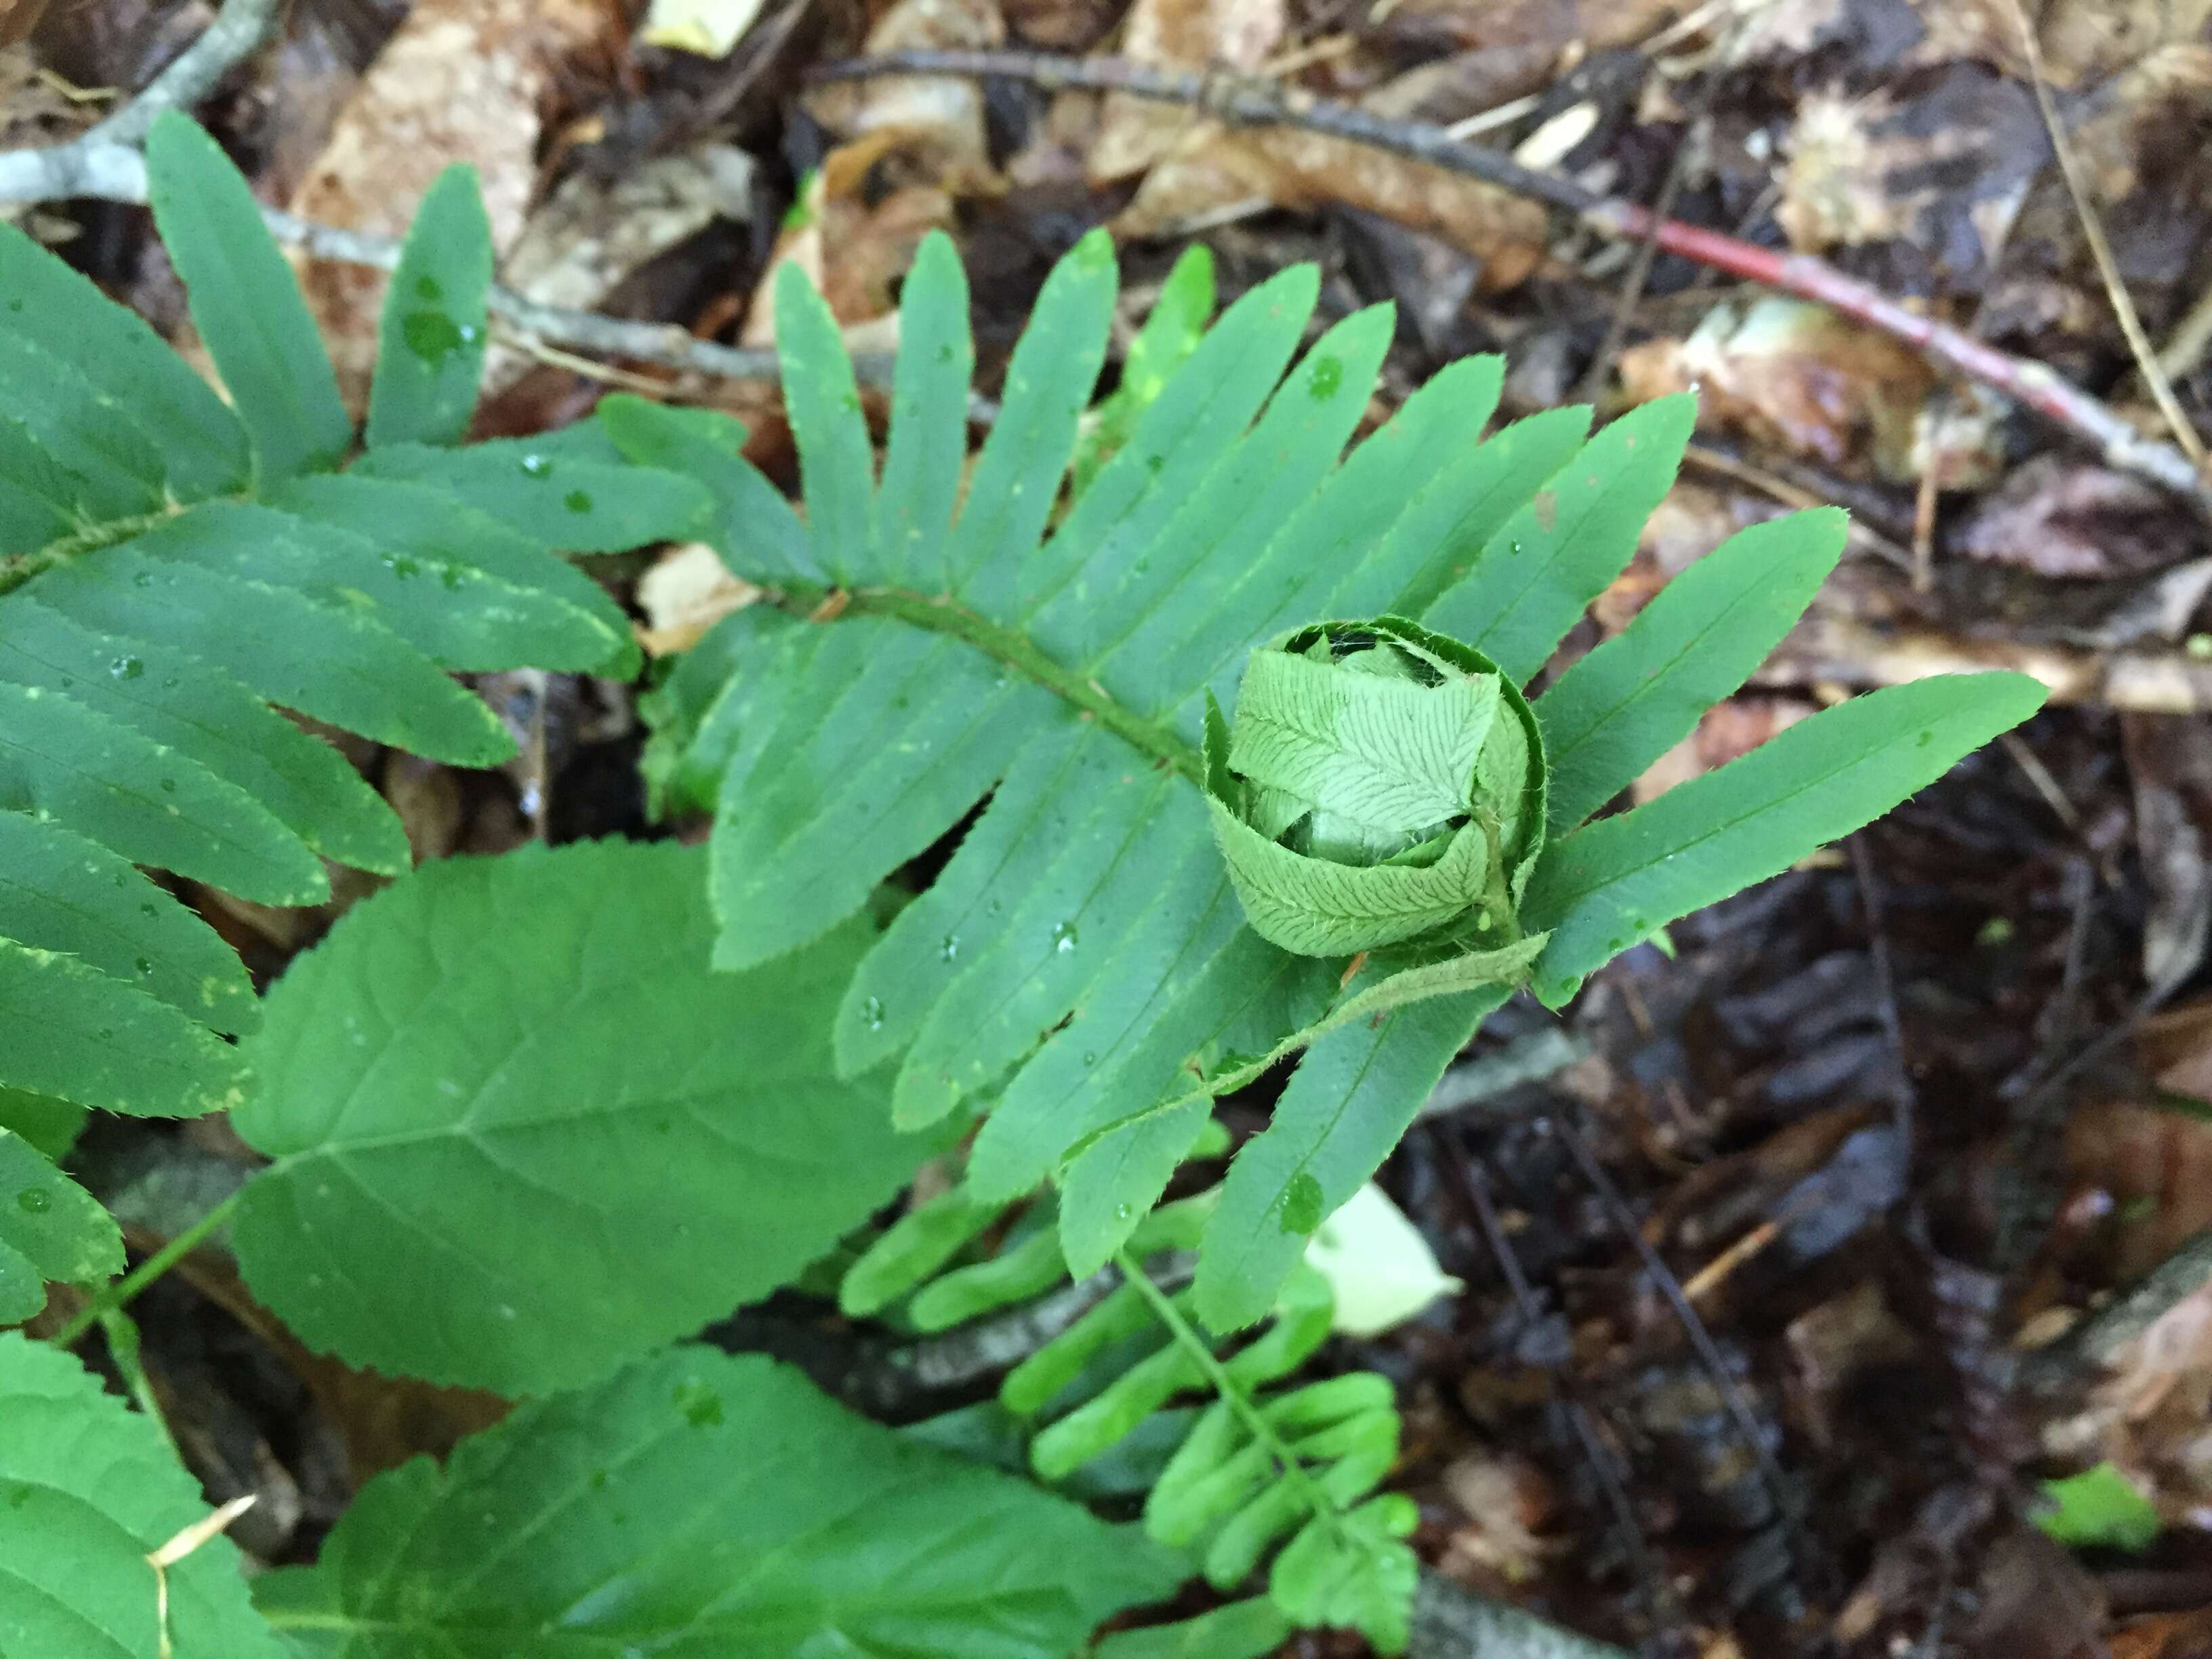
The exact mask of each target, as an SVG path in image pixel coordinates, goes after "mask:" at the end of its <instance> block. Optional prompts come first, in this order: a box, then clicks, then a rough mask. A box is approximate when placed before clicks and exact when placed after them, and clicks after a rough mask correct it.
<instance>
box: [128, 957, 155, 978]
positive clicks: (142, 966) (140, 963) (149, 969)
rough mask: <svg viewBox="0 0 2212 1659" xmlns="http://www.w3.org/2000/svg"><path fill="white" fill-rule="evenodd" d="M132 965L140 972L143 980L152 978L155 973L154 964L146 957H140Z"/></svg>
mask: <svg viewBox="0 0 2212 1659" xmlns="http://www.w3.org/2000/svg"><path fill="white" fill-rule="evenodd" d="M131 966H132V967H134V968H136V969H137V970H138V973H139V975H140V977H142V978H144V977H148V976H150V975H152V973H153V971H154V964H153V963H151V962H149V960H147V958H145V957H139V958H138V959H137V961H135V962H133V963H131Z"/></svg>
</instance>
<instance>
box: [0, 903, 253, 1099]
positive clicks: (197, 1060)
mask: <svg viewBox="0 0 2212 1659" xmlns="http://www.w3.org/2000/svg"><path fill="white" fill-rule="evenodd" d="M0 1026H4V1029H5V1030H7V1031H8V1033H9V1040H8V1041H7V1042H5V1043H4V1044H0V1088H7V1089H20V1090H23V1091H27V1092H28V1093H31V1094H36V1095H46V1096H49V1097H52V1098H53V1099H56V1100H65V1101H68V1102H70V1103H73V1104H75V1105H78V1106H91V1107H97V1108H100V1109H103V1110H106V1111H110V1112H126V1113H129V1114H131V1115H134V1116H142V1117H196V1116H197V1115H200V1114H201V1113H203V1112H219V1111H224V1110H227V1109H229V1108H231V1107H234V1106H235V1105H237V1104H238V1103H239V1102H240V1100H242V1099H243V1098H244V1097H245V1093H246V1090H245V1083H246V1066H245V1063H244V1061H243V1060H240V1057H239V1053H238V1050H237V1049H235V1048H232V1047H231V1046H230V1044H228V1043H227V1042H224V1041H222V1038H220V1037H218V1036H216V1035H215V1034H214V1033H213V1032H212V1031H210V1030H208V1029H207V1028H206V1027H205V1026H204V1025H201V1024H197V1023H195V1022H194V1021H192V1020H191V1019H187V1018H185V1016H184V1015H182V1014H180V1013H179V1012H177V1011H176V1010H175V1009H174V1008H172V1007H170V1006H168V1005H167V1003H164V1002H156V1001H155V1000H154V999H153V998H152V997H150V996H149V995H147V994H145V993H144V992H143V991H141V990H139V989H137V987H135V986H132V985H130V984H127V983H125V981H122V980H119V979H112V978H110V977H109V976H108V975H106V974H103V973H101V972H100V970H99V969H96V968H93V967H89V966H88V965H87V964H85V963H82V962H80V961H78V960H77V959H76V957H71V956H64V955H63V954H62V953H60V952H59V951H37V950H33V949H31V948H30V947H29V946H27V945H18V944H15V942H14V941H12V940H9V939H0Z"/></svg>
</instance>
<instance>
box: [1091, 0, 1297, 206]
mask: <svg viewBox="0 0 2212 1659" xmlns="http://www.w3.org/2000/svg"><path fill="white" fill-rule="evenodd" d="M1285 22H1286V18H1285V6H1284V3H1283V0H1136V4H1134V5H1133V6H1132V7H1131V8H1130V9H1129V15H1128V19H1127V21H1126V22H1125V23H1124V24H1123V25H1122V27H1121V52H1120V54H1119V55H1120V56H1121V57H1123V58H1129V59H1130V60H1132V61H1133V62H1135V63H1139V64H1154V65H1157V66H1158V67H1161V68H1164V69H1208V68H1211V69H1223V70H1237V71H1240V72H1243V73H1245V74H1251V73H1253V72H1255V71H1256V70H1258V69H1259V68H1260V66H1261V64H1265V63H1266V62H1267V59H1268V58H1269V57H1270V56H1271V55H1272V54H1273V52H1274V50H1275V48H1276V47H1277V46H1279V45H1280V44H1281V43H1282V39H1283V32H1284V28H1285ZM1195 119H1196V118H1195V117H1194V114H1193V113H1192V112H1191V111H1189V110H1187V109H1178V108H1176V106H1174V105H1171V104H1160V103H1153V102H1148V101H1146V100H1142V99H1139V98H1133V97H1131V96H1129V95H1128V94H1126V93H1114V94H1109V96H1108V97H1107V99H1106V106H1105V112H1104V116H1103V120H1102V123H1101V127H1100V131H1099V135H1098V141H1097V143H1095V144H1093V145H1092V146H1091V155H1090V156H1089V158H1088V160H1087V162H1086V167H1087V170H1088V172H1089V173H1090V175H1091V182H1092V183H1093V184H1094V185H1103V184H1110V183H1113V182H1114V181H1115V180H1116V179H1130V178H1134V177H1135V176H1136V175H1137V174H1138V173H1142V172H1144V171H1145V169H1146V168H1147V167H1151V166H1152V164H1153V163H1154V162H1156V161H1159V160H1160V159H1161V157H1163V156H1164V155H1166V154H1167V153H1168V151H1169V150H1170V149H1173V148H1175V147H1176V143H1177V141H1178V140H1179V139H1180V138H1181V137H1182V135H1183V134H1185V133H1187V132H1188V131H1189V130H1190V128H1191V127H1192V125H1194V121H1195Z"/></svg>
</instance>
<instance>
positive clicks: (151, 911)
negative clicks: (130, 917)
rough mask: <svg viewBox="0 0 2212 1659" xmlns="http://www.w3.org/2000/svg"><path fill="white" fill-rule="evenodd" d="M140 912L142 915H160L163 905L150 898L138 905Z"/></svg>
mask: <svg viewBox="0 0 2212 1659" xmlns="http://www.w3.org/2000/svg"><path fill="white" fill-rule="evenodd" d="M138 914H139V915H142V916H158V915H161V907H160V906H158V905H156V904H155V903H154V902H152V901H151V900H149V901H148V902H146V903H144V904H142V905H140V906H139V907H138Z"/></svg>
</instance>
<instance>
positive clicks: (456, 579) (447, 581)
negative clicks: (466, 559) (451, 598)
mask: <svg viewBox="0 0 2212 1659" xmlns="http://www.w3.org/2000/svg"><path fill="white" fill-rule="evenodd" d="M461 580H462V577H461V568H460V566H459V565H457V564H448V565H442V566H441V567H440V568H439V570H438V581H439V585H440V586H442V587H444V589H445V590H446V591H447V592H448V593H451V592H456V591H458V590H459V587H460V585H461Z"/></svg>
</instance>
